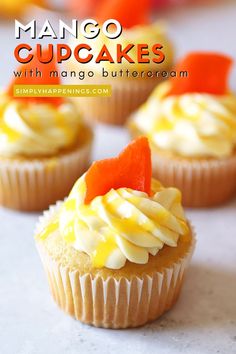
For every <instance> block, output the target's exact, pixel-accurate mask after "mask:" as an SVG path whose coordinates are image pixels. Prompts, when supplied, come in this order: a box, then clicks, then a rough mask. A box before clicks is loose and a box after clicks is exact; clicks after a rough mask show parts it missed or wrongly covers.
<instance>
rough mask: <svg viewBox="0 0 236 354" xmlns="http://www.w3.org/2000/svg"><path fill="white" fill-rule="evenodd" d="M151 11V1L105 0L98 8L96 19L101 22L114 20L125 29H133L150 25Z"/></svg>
mask: <svg viewBox="0 0 236 354" xmlns="http://www.w3.org/2000/svg"><path fill="white" fill-rule="evenodd" d="M150 11H151V1H150V0H138V1H137V0H129V1H127V0H105V1H102V2H101V5H100V6H98V8H97V11H96V14H95V17H96V19H98V20H99V21H100V22H104V21H106V20H107V19H109V18H113V19H115V20H117V21H119V22H120V24H121V25H122V26H123V27H124V28H131V27H134V26H137V25H147V24H149V22H150V19H149V17H150Z"/></svg>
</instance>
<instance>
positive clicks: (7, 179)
mask: <svg viewBox="0 0 236 354" xmlns="http://www.w3.org/2000/svg"><path fill="white" fill-rule="evenodd" d="M35 67H37V69H38V70H41V72H43V73H44V77H43V78H32V79H29V78H18V79H15V81H14V82H13V83H12V84H11V85H10V87H9V88H8V90H7V91H6V92H3V93H1V95H0V204H1V205H3V206H6V207H9V208H13V209H18V210H25V211H36V210H43V209H45V208H47V207H48V206H49V205H50V204H52V203H54V202H56V201H57V200H58V199H62V198H64V197H65V196H66V195H67V194H68V192H69V191H70V189H71V187H72V186H73V184H74V183H75V181H76V180H77V178H78V177H79V176H81V175H82V174H83V173H84V171H85V170H86V169H87V167H88V162H89V158H90V150H91V143H92V131H91V129H90V128H89V127H88V126H87V125H86V124H84V123H83V121H82V119H81V115H80V114H79V113H78V110H77V108H76V107H75V105H74V104H72V103H71V102H70V101H69V100H66V99H62V98H30V97H29V98H28V97H27V98H25V97H24V98H15V97H13V85H14V84H23V83H24V84H36V83H37V84H46V83H47V84H48V83H51V84H56V83H59V80H58V79H50V80H49V81H48V78H47V75H46V74H47V73H48V72H49V71H51V70H55V65H54V63H52V64H50V65H46V67H45V66H44V64H41V63H39V62H37V60H36V59H34V60H33V62H30V64H25V66H24V67H22V68H19V69H18V72H20V71H22V72H23V70H33V69H34V68H35ZM47 70H48V71H47Z"/></svg>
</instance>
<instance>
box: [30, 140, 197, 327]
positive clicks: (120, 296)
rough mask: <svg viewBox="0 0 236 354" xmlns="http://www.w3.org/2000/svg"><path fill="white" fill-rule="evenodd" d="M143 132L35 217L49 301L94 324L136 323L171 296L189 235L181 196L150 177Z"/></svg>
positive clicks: (156, 312)
mask: <svg viewBox="0 0 236 354" xmlns="http://www.w3.org/2000/svg"><path fill="white" fill-rule="evenodd" d="M151 169H152V167H151V152H150V148H149V145H148V140H147V138H145V137H143V138H139V139H137V140H136V141H134V142H132V143H130V144H129V145H128V146H127V147H126V148H125V149H124V150H123V152H122V153H121V154H120V155H119V156H118V157H116V158H112V159H106V160H102V161H97V162H95V163H94V164H93V165H92V166H91V167H90V169H89V170H88V171H87V172H86V173H85V174H84V175H83V176H82V177H81V178H80V179H78V181H77V182H76V184H75V185H74V187H73V189H72V191H71V193H70V194H69V196H68V198H67V199H66V200H65V201H64V202H63V203H58V204H57V205H54V206H52V207H50V209H49V210H48V211H47V212H45V213H44V215H43V216H42V217H41V218H40V221H39V224H38V226H37V230H36V245H37V248H38V251H39V253H40V257H41V260H42V263H43V266H44V269H45V271H46V274H47V278H48V282H49V286H50V290H51V293H52V296H53V298H54V300H55V301H56V303H57V304H58V305H59V307H60V308H62V309H63V310H64V311H65V312H66V313H68V314H70V315H72V316H74V317H75V318H76V319H78V320H80V321H82V322H84V323H88V324H92V325H94V326H97V327H106V328H127V327H137V326H140V325H143V324H145V323H146V322H148V321H151V320H155V319H156V318H158V317H159V316H161V315H162V314H163V313H164V312H165V311H167V310H169V309H170V308H171V307H172V306H173V305H174V304H175V302H176V300H177V298H178V295H179V292H180V289H181V285H182V281H183V276H184V274H185V270H186V267H187V265H188V262H189V260H190V258H191V255H192V252H193V248H194V243H195V237H194V232H193V230H192V229H191V226H190V225H189V223H188V221H187V220H186V217H185V215H184V211H183V209H182V206H181V194H180V192H179V191H178V190H177V189H175V188H164V187H163V186H162V185H161V184H160V183H159V182H158V181H157V180H154V179H153V180H152V179H151V174H152V170H151Z"/></svg>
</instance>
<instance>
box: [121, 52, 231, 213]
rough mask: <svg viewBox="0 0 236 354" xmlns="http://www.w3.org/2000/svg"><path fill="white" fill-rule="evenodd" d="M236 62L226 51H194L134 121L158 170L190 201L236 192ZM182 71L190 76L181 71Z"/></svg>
mask: <svg viewBox="0 0 236 354" xmlns="http://www.w3.org/2000/svg"><path fill="white" fill-rule="evenodd" d="M231 65H232V60H231V58H229V57H227V56H225V55H222V54H217V53H206V52H193V53H190V54H188V55H187V56H186V57H185V58H183V59H182V60H181V61H180V62H179V64H177V66H176V73H177V77H175V78H172V79H170V80H168V81H166V82H165V83H162V84H161V85H160V86H159V87H157V88H156V89H155V90H154V92H153V93H152V95H151V96H150V98H149V99H148V100H147V102H146V103H145V104H144V105H142V107H140V109H139V110H138V111H137V112H135V113H134V114H133V116H132V117H131V119H130V121H129V123H128V127H129V130H130V133H131V136H132V137H135V136H138V135H143V134H144V135H146V136H147V137H148V138H149V141H150V143H151V149H152V159H153V174H154V176H155V177H156V178H158V179H160V181H161V183H163V184H164V185H165V186H176V187H177V188H179V189H180V190H181V191H182V194H183V204H184V205H186V206H191V207H207V206H214V205H217V204H220V203H223V202H226V201H227V200H228V199H230V198H231V197H232V196H234V195H235V192H236V96H235V94H234V93H233V92H231V91H230V89H229V87H228V74H229V70H230V68H231ZM181 71H187V72H188V76H187V77H183V76H182V77H181V76H180V75H179V73H180V72H181Z"/></svg>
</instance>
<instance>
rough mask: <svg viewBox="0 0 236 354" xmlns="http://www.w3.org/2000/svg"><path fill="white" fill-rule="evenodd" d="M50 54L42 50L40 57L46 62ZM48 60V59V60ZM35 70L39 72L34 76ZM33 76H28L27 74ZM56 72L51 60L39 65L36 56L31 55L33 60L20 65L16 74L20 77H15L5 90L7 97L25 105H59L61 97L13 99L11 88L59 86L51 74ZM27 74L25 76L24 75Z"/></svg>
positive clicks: (56, 78)
mask: <svg viewBox="0 0 236 354" xmlns="http://www.w3.org/2000/svg"><path fill="white" fill-rule="evenodd" d="M49 56H50V53H49V52H48V51H47V50H46V49H44V50H42V55H41V57H42V58H43V59H44V60H45V61H46V60H47V58H49ZM49 59H50V58H49ZM36 70H37V71H38V72H41V76H40V74H38V75H37V76H36ZM30 71H31V72H32V73H33V75H29V72H30ZM56 71H58V68H57V65H56V61H55V59H54V58H53V59H52V60H51V61H50V62H49V63H41V62H40V61H39V59H38V56H37V55H33V59H32V60H31V61H30V62H29V63H26V64H21V65H20V66H19V67H18V68H17V70H16V72H18V73H20V72H22V75H21V76H17V77H15V78H14V79H13V80H12V82H11V83H10V85H9V87H8V89H7V95H8V96H9V97H10V98H14V99H17V100H20V101H24V102H27V103H32V102H33V103H48V104H52V105H56V106H58V105H60V104H62V103H63V102H64V99H63V98H62V97H14V95H13V88H14V85H59V84H60V83H61V81H60V78H59V77H58V76H54V75H52V74H51V73H53V72H56ZM25 72H26V73H27V76H25V75H24V73H25Z"/></svg>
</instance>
